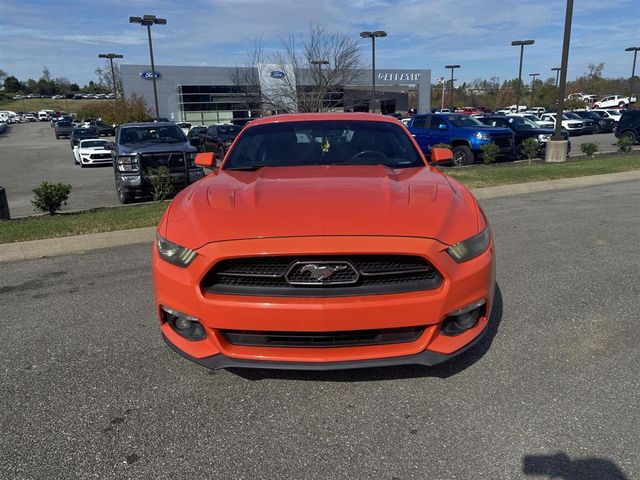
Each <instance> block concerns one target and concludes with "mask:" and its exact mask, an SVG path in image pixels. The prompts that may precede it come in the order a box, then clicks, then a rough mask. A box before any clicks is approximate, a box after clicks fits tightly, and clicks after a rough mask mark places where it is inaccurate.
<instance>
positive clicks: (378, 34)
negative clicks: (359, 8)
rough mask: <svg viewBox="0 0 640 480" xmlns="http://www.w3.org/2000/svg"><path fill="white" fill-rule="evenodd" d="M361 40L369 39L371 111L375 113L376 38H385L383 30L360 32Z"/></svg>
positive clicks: (385, 34)
mask: <svg viewBox="0 0 640 480" xmlns="http://www.w3.org/2000/svg"><path fill="white" fill-rule="evenodd" d="M360 36H361V37H362V38H370V39H371V84H372V87H373V90H372V93H371V109H372V112H373V113H376V38H383V37H386V36H387V32H385V31H384V30H376V31H375V32H360Z"/></svg>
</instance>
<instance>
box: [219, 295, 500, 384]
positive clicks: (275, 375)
mask: <svg viewBox="0 0 640 480" xmlns="http://www.w3.org/2000/svg"><path fill="white" fill-rule="evenodd" d="M502 310H503V303H502V291H501V290H500V286H499V285H498V284H496V289H495V293H494V297H493V307H492V309H491V317H490V318H489V324H488V326H487V331H486V333H485V334H484V336H483V337H482V339H481V340H480V341H479V342H478V343H477V344H476V345H474V346H473V347H472V348H470V349H469V350H467V351H466V352H464V353H462V354H461V355H460V356H458V357H455V358H452V359H451V360H449V361H447V362H444V363H442V364H440V365H435V366H433V367H424V366H421V365H406V366H395V367H381V368H360V369H353V370H332V371H324V372H317V371H306V370H269V369H253V368H228V369H227V371H229V372H230V373H233V374H235V375H238V376H240V377H242V378H245V379H247V380H252V381H254V380H266V379H279V380H307V381H322V382H369V381H379V380H397V379H403V378H422V377H437V378H448V377H451V376H452V375H456V374H458V373H460V372H462V371H463V370H465V369H467V368H469V367H470V366H471V365H473V364H474V363H476V362H477V361H478V360H480V359H481V358H482V357H483V356H484V355H485V353H487V351H488V350H489V348H490V347H491V344H492V343H493V339H494V337H495V336H496V334H497V333H498V328H499V327H500V322H501V321H502Z"/></svg>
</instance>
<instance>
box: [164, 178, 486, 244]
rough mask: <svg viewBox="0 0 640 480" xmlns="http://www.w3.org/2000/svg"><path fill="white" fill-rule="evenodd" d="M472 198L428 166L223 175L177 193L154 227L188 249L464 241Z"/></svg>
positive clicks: (474, 226)
mask: <svg viewBox="0 0 640 480" xmlns="http://www.w3.org/2000/svg"><path fill="white" fill-rule="evenodd" d="M479 224H480V220H479V213H478V207H477V203H476V201H475V199H474V198H473V197H472V196H471V194H470V193H469V192H468V191H467V190H466V189H465V188H464V187H462V186H461V185H460V184H459V183H457V182H455V181H454V180H451V179H450V178H449V177H447V176H446V175H444V174H442V173H440V172H439V171H437V170H435V169H432V168H431V167H418V168H407V169H389V168H385V167H383V166H311V167H265V168H262V169H259V170H257V171H253V172H247V171H229V170H222V171H221V172H220V173H219V174H218V175H216V176H214V175H209V176H207V177H205V178H203V179H202V180H200V181H198V182H196V183H195V184H193V185H191V186H190V187H188V188H187V189H185V190H183V191H182V192H181V193H180V194H179V195H178V196H177V197H176V198H175V199H174V201H173V202H172V204H171V206H170V207H169V210H168V213H167V215H165V217H164V219H163V222H162V223H161V225H160V227H159V232H160V234H161V235H163V236H165V237H166V238H168V239H169V240H171V241H173V242H175V243H178V244H180V245H183V246H185V247H188V248H192V249H196V248H199V247H201V246H203V245H205V244H207V243H210V242H217V241H225V240H239V239H248V238H267V237H296V236H345V235H351V236H360V235H378V236H407V237H425V238H434V239H438V240H440V241H441V242H443V243H445V244H451V243H455V242H458V241H461V240H464V239H466V238H468V237H470V236H472V235H474V234H476V233H478V229H479Z"/></svg>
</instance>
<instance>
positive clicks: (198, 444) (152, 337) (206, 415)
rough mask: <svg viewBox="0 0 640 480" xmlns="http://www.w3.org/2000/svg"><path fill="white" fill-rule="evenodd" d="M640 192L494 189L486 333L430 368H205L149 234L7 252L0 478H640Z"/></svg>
mask: <svg viewBox="0 0 640 480" xmlns="http://www.w3.org/2000/svg"><path fill="white" fill-rule="evenodd" d="M69 164H70V165H72V161H69ZM105 170H106V169H105ZM78 171H80V169H78ZM82 173H84V171H82ZM639 202H640V185H638V183H637V182H625V183H618V184H609V185H603V186H598V187H589V188H584V189H577V190H565V191H555V192H545V193H541V194H531V195H525V196H520V197H509V198H503V199H493V200H487V201H484V202H483V208H484V209H485V211H486V212H487V215H488V217H489V218H490V220H491V222H492V228H493V231H494V234H495V238H496V244H497V255H498V285H499V294H498V297H497V301H496V308H495V310H494V314H493V320H492V321H493V323H492V328H491V331H490V332H489V335H488V336H487V337H486V339H485V340H484V341H483V343H482V344H481V345H480V346H479V347H478V348H477V349H474V350H472V351H470V352H469V353H467V354H465V355H464V356H462V357H461V358H459V359H457V360H454V361H453V362H452V363H450V364H445V365H442V366H440V367H437V368H433V369H422V368H414V367H406V368H392V369H374V370H366V371H346V372H344V371H343V372H328V373H303V372H270V371H257V370H248V371H242V370H234V371H226V370H222V371H216V372H209V371H207V370H205V369H202V368H200V367H198V366H196V365H194V364H192V363H189V362H188V361H186V360H183V359H182V358H180V357H178V356H177V355H175V354H174V353H173V352H171V351H170V350H169V349H168V348H166V347H165V346H164V345H163V344H162V341H161V340H160V335H159V332H158V328H157V322H156V319H155V317H154V313H153V299H152V298H151V295H152V290H151V284H150V276H149V247H148V246H146V245H140V246H134V247H128V248H123V249H117V250H116V249H109V250H102V251H95V252H92V253H89V254H81V255H74V256H66V257H56V258H50V259H43V260H38V261H26V262H17V263H10V264H2V266H1V268H2V271H3V275H2V276H0V304H1V305H2V310H3V317H4V318H5V320H6V327H5V328H4V329H2V330H1V331H0V341H1V342H2V344H3V353H4V362H3V368H2V371H1V373H0V375H2V385H3V386H4V388H3V389H2V391H0V399H1V401H2V404H3V405H4V406H5V408H3V409H2V412H1V413H0V421H1V423H2V426H3V435H2V438H1V439H0V448H2V451H3V454H2V455H1V456H0V478H12V479H26V478H72V477H79V478H90V477H99V478H197V477H200V478H284V477H291V478H386V479H410V478H420V479H425V478H447V479H448V478H478V479H479V478H490V479H515V478H550V476H551V474H555V477H553V478H576V479H577V478H580V479H584V480H589V479H594V480H595V479H598V480H603V479H624V478H626V479H629V480H630V479H632V478H638V476H640V452H639V451H638V449H637V425H638V424H640V406H639V405H638V402H637V401H636V400H637V399H636V397H637V392H638V389H639V388H640V367H639V365H640V362H638V360H639V359H640V358H639V354H638V349H637V344H638V342H639V341H640V333H639V332H638V329H637V312H638V309H639V308H640V301H639V299H640V285H639V284H638V282H637V265H638V264H640V247H639V246H638V243H637V242H633V241H632V242H629V239H633V238H635V237H637V234H638V231H640V217H639V216H638V215H631V214H630V212H635V211H636V209H637V205H638V204H639ZM621 246H624V248H621Z"/></svg>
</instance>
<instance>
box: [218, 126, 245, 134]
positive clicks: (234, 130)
mask: <svg viewBox="0 0 640 480" xmlns="http://www.w3.org/2000/svg"><path fill="white" fill-rule="evenodd" d="M240 130H241V128H240V127H239V126H237V125H220V126H219V127H218V133H221V134H223V135H237V134H238V133H240Z"/></svg>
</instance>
